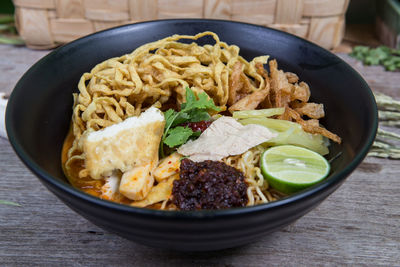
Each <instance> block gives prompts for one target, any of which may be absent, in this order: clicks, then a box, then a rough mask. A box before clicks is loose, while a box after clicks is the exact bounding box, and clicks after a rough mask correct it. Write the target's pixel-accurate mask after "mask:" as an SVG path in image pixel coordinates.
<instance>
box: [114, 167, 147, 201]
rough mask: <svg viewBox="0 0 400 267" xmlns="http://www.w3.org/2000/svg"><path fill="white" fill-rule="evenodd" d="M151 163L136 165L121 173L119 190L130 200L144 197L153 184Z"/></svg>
mask: <svg viewBox="0 0 400 267" xmlns="http://www.w3.org/2000/svg"><path fill="white" fill-rule="evenodd" d="M152 167H153V164H152V163H148V164H146V165H143V166H136V167H134V168H133V169H131V170H129V171H127V172H125V173H124V174H123V175H122V178H121V183H120V185H119V192H120V193H121V194H123V195H124V196H126V197H127V198H129V199H132V200H142V199H144V198H145V197H146V196H147V194H148V193H149V191H150V190H151V188H152V187H153V184H154V177H153V176H152V175H151V169H152Z"/></svg>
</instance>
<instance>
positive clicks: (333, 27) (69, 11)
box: [13, 0, 349, 49]
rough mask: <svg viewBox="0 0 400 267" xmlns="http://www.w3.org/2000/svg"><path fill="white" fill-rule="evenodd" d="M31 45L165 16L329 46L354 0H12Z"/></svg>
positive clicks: (41, 45) (56, 42) (22, 32)
mask: <svg viewBox="0 0 400 267" xmlns="http://www.w3.org/2000/svg"><path fill="white" fill-rule="evenodd" d="M13 2H14V5H15V16H16V22H17V28H18V31H19V34H20V35H21V37H22V38H23V39H24V40H25V42H26V44H27V46H29V47H31V48H37V49H47V48H53V47H55V46H57V45H60V44H63V43H67V42H70V41H72V40H74V39H77V38H79V37H82V36H84V35H87V34H90V33H93V32H96V31H99V30H103V29H107V28H110V27H114V26H118V25H123V24H129V23H134V22H139V21H146V20H155V19H166V18H214V19H227V20H235V21H243V22H248V23H254V24H260V25H264V26H268V27H272V28H276V29H280V30H283V31H286V32H289V33H292V34H295V35H298V36H300V37H303V38H306V39H308V40H310V41H312V42H315V43H317V44H319V45H321V46H323V47H325V48H327V49H332V48H335V47H336V46H338V45H339V44H340V42H341V40H342V37H343V34H344V24H345V22H344V14H345V12H346V10H347V6H348V3H349V0H190V1H189V0H186V1H185V0H13Z"/></svg>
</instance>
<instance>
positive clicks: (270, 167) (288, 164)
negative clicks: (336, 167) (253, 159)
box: [260, 145, 330, 194]
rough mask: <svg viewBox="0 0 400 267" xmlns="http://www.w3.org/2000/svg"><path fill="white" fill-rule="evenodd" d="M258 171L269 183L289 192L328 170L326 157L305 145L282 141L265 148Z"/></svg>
mask: <svg viewBox="0 0 400 267" xmlns="http://www.w3.org/2000/svg"><path fill="white" fill-rule="evenodd" d="M260 165H261V171H262V173H263V176H264V178H265V179H266V180H267V181H268V183H269V184H270V185H271V187H273V188H275V189H276V190H278V191H280V192H282V193H286V194H290V193H295V192H297V191H300V190H302V189H304V188H307V187H309V186H312V185H314V184H316V183H318V182H320V181H321V180H323V179H324V178H325V177H326V176H327V175H328V174H329V171H330V165H329V163H328V161H327V160H326V159H325V158H324V157H323V156H321V155H320V154H318V153H316V152H314V151H312V150H309V149H307V148H303V147H298V146H293V145H282V146H275V147H272V148H270V149H268V150H266V151H265V152H264V153H263V154H262V156H261V160H260Z"/></svg>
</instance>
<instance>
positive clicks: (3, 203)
mask: <svg viewBox="0 0 400 267" xmlns="http://www.w3.org/2000/svg"><path fill="white" fill-rule="evenodd" d="M0 204H1V205H10V206H17V207H21V205H20V204H18V203H16V202H12V201H6V200H0Z"/></svg>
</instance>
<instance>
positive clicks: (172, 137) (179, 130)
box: [164, 126, 193, 147]
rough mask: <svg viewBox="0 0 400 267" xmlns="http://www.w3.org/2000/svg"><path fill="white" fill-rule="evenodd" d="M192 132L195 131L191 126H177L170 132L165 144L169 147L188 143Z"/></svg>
mask: <svg viewBox="0 0 400 267" xmlns="http://www.w3.org/2000/svg"><path fill="white" fill-rule="evenodd" d="M192 134H193V131H192V129H190V128H189V127H182V126H177V127H175V128H172V129H171V130H170V131H169V132H168V136H167V137H166V138H165V140H164V144H166V145H167V146H169V147H176V146H179V145H181V144H184V143H186V142H187V140H189V137H191V136H192Z"/></svg>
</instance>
